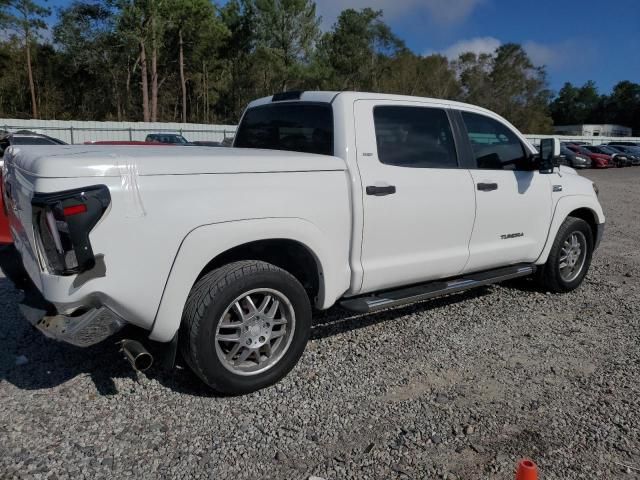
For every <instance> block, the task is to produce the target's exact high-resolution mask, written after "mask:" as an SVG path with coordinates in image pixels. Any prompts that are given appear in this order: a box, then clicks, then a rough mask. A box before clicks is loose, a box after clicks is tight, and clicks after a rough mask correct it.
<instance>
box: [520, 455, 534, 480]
mask: <svg viewBox="0 0 640 480" xmlns="http://www.w3.org/2000/svg"><path fill="white" fill-rule="evenodd" d="M516 480H538V467H536V464H535V463H533V462H532V461H531V460H527V459H524V460H520V463H518V470H517V471H516Z"/></svg>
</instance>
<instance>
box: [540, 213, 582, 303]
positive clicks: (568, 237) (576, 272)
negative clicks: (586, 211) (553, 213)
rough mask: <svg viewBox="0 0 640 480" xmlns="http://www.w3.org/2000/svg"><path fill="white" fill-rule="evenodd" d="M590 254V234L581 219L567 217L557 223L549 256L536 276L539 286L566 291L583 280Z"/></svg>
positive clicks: (575, 286)
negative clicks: (558, 224) (560, 223)
mask: <svg viewBox="0 0 640 480" xmlns="http://www.w3.org/2000/svg"><path fill="white" fill-rule="evenodd" d="M592 254H593V233H592V231H591V227H589V224H588V223H587V222H585V221H584V220H582V219H581V218H575V217H567V219H566V220H565V221H564V223H563V224H562V225H561V226H560V229H559V230H558V234H557V235H556V239H555V240H554V242H553V246H552V247H551V252H550V253H549V258H548V259H547V263H545V264H544V265H543V266H542V268H541V270H540V272H539V275H538V279H539V281H540V284H541V286H542V287H543V288H545V289H546V290H548V291H551V292H557V293H559V292H569V291H571V290H574V289H576V288H578V287H579V286H580V284H581V283H582V281H583V280H584V277H585V275H586V274H587V271H588V270H589V266H590V265H591V255H592Z"/></svg>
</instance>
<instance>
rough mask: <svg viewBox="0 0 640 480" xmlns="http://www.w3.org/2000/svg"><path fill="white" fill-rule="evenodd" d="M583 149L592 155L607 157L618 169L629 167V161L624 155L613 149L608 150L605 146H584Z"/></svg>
mask: <svg viewBox="0 0 640 480" xmlns="http://www.w3.org/2000/svg"><path fill="white" fill-rule="evenodd" d="M584 148H586V149H587V150H589V151H590V152H593V153H598V154H601V155H609V156H610V157H611V160H612V161H613V164H614V165H615V166H616V167H618V168H620V167H630V166H631V160H630V159H629V157H627V155H625V154H624V153H620V152H617V151H616V150H615V149H613V148H610V147H609V146H607V145H586V146H585V147H584Z"/></svg>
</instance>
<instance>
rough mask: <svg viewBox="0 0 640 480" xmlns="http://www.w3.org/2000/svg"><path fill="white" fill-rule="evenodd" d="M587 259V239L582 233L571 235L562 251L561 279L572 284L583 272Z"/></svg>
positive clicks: (560, 261)
mask: <svg viewBox="0 0 640 480" xmlns="http://www.w3.org/2000/svg"><path fill="white" fill-rule="evenodd" d="M586 258H587V239H586V238H585V236H584V234H583V233H582V232H580V231H575V232H573V233H571V234H570V235H569V236H568V237H567V238H566V240H565V241H564V243H563V244H562V249H561V250H560V260H559V267H560V277H561V278H562V280H564V281H565V282H572V281H574V280H575V279H576V278H578V276H579V275H580V273H581V272H582V269H583V267H584V264H585V260H586Z"/></svg>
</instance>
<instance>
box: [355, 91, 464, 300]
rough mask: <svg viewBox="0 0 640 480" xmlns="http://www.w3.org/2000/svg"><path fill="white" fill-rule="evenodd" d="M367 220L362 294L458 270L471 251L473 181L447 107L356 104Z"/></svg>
mask: <svg viewBox="0 0 640 480" xmlns="http://www.w3.org/2000/svg"><path fill="white" fill-rule="evenodd" d="M354 114H355V128H356V149H357V152H356V153H357V163H358V169H359V171H360V177H361V181H362V201H363V207H364V226H363V232H362V253H361V261H362V267H363V272H364V275H363V285H362V290H361V292H362V293H364V292H370V291H375V290H380V289H384V288H390V287H394V286H399V285H406V284H411V283H418V282H422V281H427V280H432V279H436V278H443V277H448V276H454V275H457V274H459V273H460V272H461V271H462V269H463V268H464V266H465V264H466V263H467V260H468V257H469V248H468V245H469V239H470V237H471V231H472V228H473V221H474V216H475V194H474V190H473V188H474V184H473V180H472V178H471V174H470V172H469V171H468V170H467V169H466V168H461V167H460V165H459V162H458V155H457V149H456V144H455V140H454V136H453V134H452V129H451V124H450V121H449V115H448V113H447V111H446V109H445V108H444V107H441V106H438V105H432V104H426V103H425V104H423V103H418V102H394V101H376V100H358V101H356V102H355V103H354Z"/></svg>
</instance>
